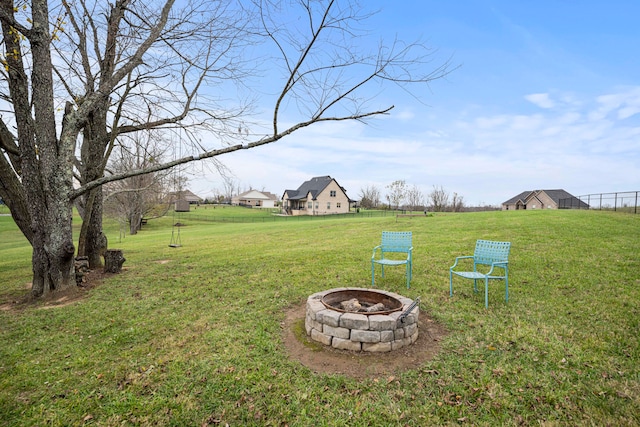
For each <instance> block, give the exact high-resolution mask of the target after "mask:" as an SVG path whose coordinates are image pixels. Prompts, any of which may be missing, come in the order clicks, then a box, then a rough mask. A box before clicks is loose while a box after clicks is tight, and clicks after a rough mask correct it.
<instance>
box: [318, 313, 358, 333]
mask: <svg viewBox="0 0 640 427" xmlns="http://www.w3.org/2000/svg"><path fill="white" fill-rule="evenodd" d="M324 323H327V322H324ZM332 326H334V325H332ZM335 326H341V327H343V328H347V329H362V330H367V329H369V317H368V316H365V315H364V314H357V313H344V314H343V315H342V316H341V317H340V324H339V325H335Z"/></svg>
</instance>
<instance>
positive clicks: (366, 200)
mask: <svg viewBox="0 0 640 427" xmlns="http://www.w3.org/2000/svg"><path fill="white" fill-rule="evenodd" d="M385 188H386V190H387V192H386V194H385V195H384V199H383V195H382V191H381V190H380V188H378V187H377V186H375V185H366V186H365V187H363V188H361V189H360V193H359V197H360V206H361V207H363V208H366V209H379V208H382V207H386V208H389V209H407V210H410V211H429V212H462V211H463V210H464V209H465V204H464V198H463V197H462V196H461V195H459V194H458V193H455V192H454V193H453V194H451V193H449V192H448V191H447V190H445V189H444V187H442V186H436V185H434V186H433V189H432V190H431V191H430V192H429V193H428V194H426V195H425V194H424V193H423V191H422V190H421V189H420V188H419V187H418V186H417V185H415V184H414V185H409V184H407V182H406V181H405V180H402V179H400V180H396V181H393V182H392V183H391V184H389V185H387V186H386V187H385Z"/></svg>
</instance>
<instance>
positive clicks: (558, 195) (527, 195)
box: [502, 189, 588, 207]
mask: <svg viewBox="0 0 640 427" xmlns="http://www.w3.org/2000/svg"><path fill="white" fill-rule="evenodd" d="M540 193H545V194H546V195H547V196H548V197H549V198H550V199H551V200H553V202H554V203H555V204H556V205H559V204H560V200H562V199H575V200H578V198H577V197H575V196H573V195H572V194H571V193H569V192H567V191H565V190H562V189H558V190H534V191H523V192H522V193H520V194H518V195H517V196H515V197H512V198H511V199H509V200H507V201H506V202H503V203H502V204H503V205H513V204H515V203H518V201H521V202H522V203H526V202H527V201H529V200H530V199H531V198H533V197H535V196H537V195H538V194H540ZM580 204H581V205H583V206H585V207H586V206H588V205H587V204H586V203H584V202H582V201H580Z"/></svg>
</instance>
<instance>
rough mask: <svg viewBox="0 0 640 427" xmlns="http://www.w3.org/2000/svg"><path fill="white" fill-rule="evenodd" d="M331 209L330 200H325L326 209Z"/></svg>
mask: <svg viewBox="0 0 640 427" xmlns="http://www.w3.org/2000/svg"><path fill="white" fill-rule="evenodd" d="M329 209H331V202H327V210H329Z"/></svg>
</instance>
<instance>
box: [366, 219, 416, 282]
mask: <svg viewBox="0 0 640 427" xmlns="http://www.w3.org/2000/svg"><path fill="white" fill-rule="evenodd" d="M412 237H413V236H412V233H411V231H383V232H382V242H381V243H380V244H379V245H378V246H376V247H375V248H373V254H372V255H371V287H375V266H376V264H380V266H381V267H382V277H383V278H384V267H385V265H386V266H389V265H405V268H406V271H405V276H406V278H407V289H409V284H410V282H411V274H412V268H413V265H412V264H413V261H412V251H413V243H412ZM389 254H395V255H392V256H391V257H389ZM398 254H404V255H401V256H400V255H398Z"/></svg>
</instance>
